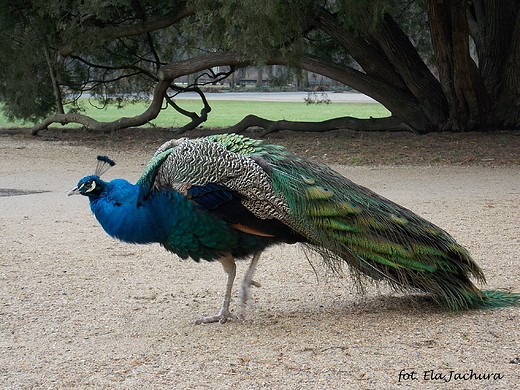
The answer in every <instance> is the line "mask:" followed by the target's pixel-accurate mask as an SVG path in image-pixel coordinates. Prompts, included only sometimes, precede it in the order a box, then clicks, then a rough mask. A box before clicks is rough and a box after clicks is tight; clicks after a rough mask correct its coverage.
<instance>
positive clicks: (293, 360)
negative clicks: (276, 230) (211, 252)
mask: <svg viewBox="0 0 520 390" xmlns="http://www.w3.org/2000/svg"><path fill="white" fill-rule="evenodd" d="M98 154H107V155H109V156H110V157H111V158H113V159H114V160H115V161H116V162H117V163H118V165H117V166H116V167H114V168H113V169H111V170H110V171H109V172H108V173H107V174H106V179H112V178H115V177H123V178H126V179H128V180H130V181H135V180H136V179H137V178H138V177H139V175H140V173H141V171H142V170H143V168H144V166H145V164H146V162H147V161H148V159H149V157H150V153H149V152H148V151H146V152H143V151H137V150H135V149H132V150H125V149H122V148H115V147H112V145H108V144H103V145H101V146H97V147H86V146H82V145H74V144H71V143H70V142H63V141H61V142H60V141H56V140H53V141H44V140H35V139H24V138H17V137H9V136H4V137H1V138H0V188H2V189H10V190H19V191H0V195H4V196H1V197H0V291H1V292H0V304H1V306H0V348H1V351H2V352H1V354H0V387H1V388H3V389H72V388H74V389H142V388H147V389H291V390H293V389H401V388H411V387H414V388H421V389H430V388H431V389H513V388H515V387H517V386H518V383H520V341H519V340H520V326H519V322H520V313H519V309H518V308H506V309H500V310H494V311H470V312H464V313H458V314H455V313H449V312H445V311H442V310H439V309H438V308H437V307H436V306H434V305H433V304H432V302H431V301H430V300H428V299H425V298H423V297H420V296H415V297H412V296H410V295H405V294H404V295H403V294H397V293H393V292H391V291H388V289H387V288H385V287H384V286H372V285H369V286H367V292H366V294H365V295H363V296H361V295H359V294H358V293H357V292H356V288H355V286H354V284H353V282H352V281H351V279H350V278H349V277H347V276H345V277H343V278H342V277H339V276H335V275H331V274H330V273H329V272H327V270H326V269H325V268H324V267H323V266H322V265H321V264H320V261H319V258H317V257H313V256H312V255H311V256H309V258H308V259H307V258H306V254H305V253H304V252H303V251H302V250H301V249H299V248H298V247H297V246H280V247H277V248H274V249H272V250H269V251H268V252H267V253H266V254H265V256H264V257H263V258H262V260H261V262H260V265H259V268H258V271H257V274H256V277H255V280H257V281H259V282H260V283H261V284H262V287H261V288H259V289H254V290H253V301H254V303H253V305H252V306H251V307H250V308H249V309H248V311H247V317H246V319H245V320H243V321H232V322H228V323H226V324H223V325H220V324H209V325H198V326H195V325H193V322H194V320H195V319H197V318H198V317H199V316H200V315H202V314H215V312H216V311H217V309H218V307H219V305H220V299H221V295H222V292H223V289H224V284H225V277H224V273H223V272H222V269H221V267H220V265H219V264H217V263H206V262H204V263H200V264H197V263H195V262H193V261H182V260H180V259H178V258H177V257H175V256H173V255H171V254H169V253H167V252H166V251H164V250H163V249H162V248H160V247H159V246H158V245H149V246H133V245H129V244H123V243H119V242H117V241H115V240H113V239H111V238H110V237H108V236H107V235H106V234H105V233H104V232H103V230H102V229H101V228H100V227H99V226H98V224H97V222H96V220H95V218H94V217H93V216H92V215H91V213H90V210H89V207H88V202H87V199H85V198H83V197H66V196H65V195H66V192H67V191H68V190H69V189H71V188H72V187H74V186H75V184H76V183H77V180H78V179H79V178H80V177H82V176H84V175H86V174H90V173H92V172H93V168H94V158H95V156H96V155H98ZM335 168H336V169H337V170H338V171H340V172H341V173H343V174H344V175H346V176H348V177H349V178H351V179H352V180H354V181H355V182H357V183H359V184H362V185H365V186H367V187H369V188H371V189H373V190H375V191H376V192H379V193H380V194H382V195H384V196H386V197H389V198H390V199H392V200H394V201H397V202H398V203H400V204H402V205H404V206H406V207H408V208H410V209H412V210H414V211H416V212H417V213H418V214H420V215H422V216H424V217H426V218H427V219H429V220H431V221H432V222H434V223H436V224H438V225H439V226H441V227H443V228H444V229H446V230H447V231H449V232H450V233H451V234H452V235H453V236H454V237H455V238H456V239H457V240H458V241H459V242H461V243H462V244H463V245H465V246H466V247H467V248H468V249H469V250H470V252H471V253H472V254H473V256H474V258H475V259H476V260H477V262H478V263H479V264H480V265H481V267H482V268H483V270H484V272H485V274H486V276H487V279H488V285H487V288H489V289H500V290H505V291H517V292H520V267H519V266H518V259H519V253H520V226H519V223H518V220H519V216H520V215H519V206H520V170H519V167H518V166H507V165H503V164H501V165H500V166H492V164H488V165H487V166H476V165H474V166H462V165H461V166H453V165H452V166H443V165H436V166H400V167H396V166H377V167H371V166H357V167H353V166H349V167H345V166H335ZM27 191H39V192H37V193H27ZM309 262H310V263H311V264H312V265H311V264H309ZM245 267H246V264H244V263H240V264H239V272H240V273H242V272H243V271H244V270H245ZM235 303H236V299H235V301H234V302H233V304H235Z"/></svg>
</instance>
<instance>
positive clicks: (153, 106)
mask: <svg viewBox="0 0 520 390" xmlns="http://www.w3.org/2000/svg"><path fill="white" fill-rule="evenodd" d="M169 86H170V81H160V82H159V83H158V84H157V86H156V87H155V91H154V94H153V99H152V102H151V103H150V106H149V107H148V108H147V109H146V110H145V111H144V112H143V113H142V114H140V115H137V116H134V117H132V118H126V117H123V118H119V119H117V120H115V121H112V122H99V121H96V120H95V119H92V118H91V117H89V116H86V115H82V114H56V115H51V116H50V117H48V118H46V119H45V120H44V121H43V122H41V123H39V124H37V125H36V126H34V127H33V128H32V129H31V134H32V135H36V134H38V132H40V131H41V130H45V129H47V128H48V127H49V125H51V124H52V123H61V124H62V125H66V124H68V123H80V124H82V125H84V126H85V127H87V128H88V129H90V130H93V131H101V132H110V131H115V130H120V129H124V128H127V127H135V126H142V125H144V124H146V123H148V122H150V121H151V120H153V119H155V118H157V115H159V113H160V112H161V107H162V102H163V100H164V96H165V94H166V91H167V89H168V87H169Z"/></svg>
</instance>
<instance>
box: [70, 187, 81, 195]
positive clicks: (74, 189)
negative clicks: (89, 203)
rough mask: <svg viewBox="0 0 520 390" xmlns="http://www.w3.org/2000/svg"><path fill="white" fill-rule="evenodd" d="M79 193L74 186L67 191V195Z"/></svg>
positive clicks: (77, 188)
mask: <svg viewBox="0 0 520 390" xmlns="http://www.w3.org/2000/svg"><path fill="white" fill-rule="evenodd" d="M71 195H79V187H74V188H73V189H72V190H70V191H69V192H67V196H71Z"/></svg>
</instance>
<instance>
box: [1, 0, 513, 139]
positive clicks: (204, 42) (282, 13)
mask: <svg viewBox="0 0 520 390" xmlns="http://www.w3.org/2000/svg"><path fill="white" fill-rule="evenodd" d="M1 3H9V0H0V4H1ZM39 7H40V8H38V9H37V12H34V8H30V7H27V8H24V12H22V13H21V16H23V17H25V18H27V15H31V16H32V17H33V18H36V19H38V20H42V21H45V22H46V23H47V24H46V26H47V27H46V30H45V31H48V32H47V33H46V34H45V36H46V40H47V42H48V43H47V47H48V49H49V51H50V53H57V52H59V55H56V54H54V58H58V59H59V60H60V61H62V62H66V61H70V62H69V63H68V68H67V67H61V68H60V67H57V73H56V75H57V76H56V77H55V79H57V80H59V81H58V83H59V84H60V86H61V89H62V90H64V89H65V87H67V88H68V87H69V85H68V81H67V77H64V76H63V75H64V74H69V75H70V77H69V78H70V79H72V78H73V76H74V77H76V79H77V80H78V81H77V82H76V85H78V84H80V82H79V80H81V82H82V83H83V85H85V86H86V85H92V79H93V78H92V73H94V74H98V76H99V74H100V73H101V74H102V75H106V74H107V73H109V74H111V73H110V72H109V70H111V71H113V72H119V74H121V76H120V77H121V78H124V79H127V78H129V77H130V76H132V80H134V78H136V77H140V78H141V79H142V80H145V81H143V84H142V85H139V84H138V83H137V84H136V83H134V82H133V81H132V83H130V84H131V85H138V88H141V89H143V90H145V89H146V88H150V87H152V86H154V97H153V100H152V103H151V105H150V107H149V108H148V109H147V110H146V111H145V112H144V113H143V114H141V115H139V116H138V117H135V118H121V119H120V120H118V121H115V122H113V123H108V124H107V123H99V122H95V121H93V120H92V119H91V118H85V117H82V116H79V115H75V116H74V117H67V114H56V115H54V116H51V117H50V118H47V120H46V121H44V122H43V123H42V124H41V125H40V126H38V127H35V128H34V132H37V131H39V130H40V129H42V128H45V127H46V126H47V125H48V124H49V123H52V122H53V121H57V122H68V121H78V122H81V123H84V124H86V125H88V126H89V127H91V128H94V129H101V130H103V129H105V130H107V129H116V128H123V127H127V126H136V125H140V124H144V123H146V122H147V121H149V120H151V119H153V118H154V117H156V116H157V114H158V113H159V111H160V109H161V107H162V105H163V101H164V99H165V98H166V99H167V101H168V102H169V104H172V105H174V104H175V102H174V101H173V100H172V99H168V93H171V92H174V93H177V92H178V91H179V88H177V87H176V85H175V81H176V80H177V79H178V78H179V77H181V76H185V75H189V74H195V73H197V72H200V71H204V70H207V69H211V68H213V67H217V66H228V67H230V68H229V69H230V72H231V71H233V70H234V69H237V68H240V67H244V66H249V65H284V66H288V67H292V68H294V69H305V70H309V71H312V72H315V73H318V74H321V75H324V76H328V77H330V78H332V79H335V80H338V81H339V82H341V83H343V84H346V85H349V86H351V87H353V88H354V89H356V90H358V91H360V92H362V93H365V94H367V95H369V96H371V97H373V98H374V99H376V100H377V101H379V102H380V103H382V104H383V105H384V106H385V107H386V108H387V109H388V110H389V111H390V112H391V113H392V116H391V117H389V118H382V119H369V120H359V119H357V120H356V119H355V118H344V119H343V120H342V119H341V118H338V119H337V120H334V121H329V122H327V123H322V124H319V126H318V127H319V128H320V129H321V131H325V130H327V129H331V128H336V127H337V126H346V127H348V128H354V129H359V130H388V129H400V130H403V129H408V130H411V131H414V132H417V133H428V132H432V131H472V130H495V129H501V128H514V129H516V128H519V127H520V110H519V104H520V103H519V101H520V99H519V96H520V82H519V81H518V80H520V77H519V76H520V74H519V73H520V62H519V58H518V57H519V56H520V12H519V9H520V3H519V2H518V1H517V0H494V1H491V2H490V1H485V0H442V1H440V0H416V1H409V0H406V1H405V0H369V1H361V0H347V1H329V2H321V1H316V0H293V1H290V2H288V1H283V0H275V1H273V0H255V1H252V0H241V1H238V0H237V1H235V0H226V1H217V0H212V1H209V0H191V1H174V2H167V1H160V0H157V1H153V2H152V1H147V0H141V1H139V0H134V1H132V2H129V3H126V2H116V3H110V4H108V3H107V2H101V1H98V0H96V1H91V2H89V4H87V5H85V4H84V3H80V2H78V3H77V4H76V2H74V1H70V2H68V4H67V7H66V8H65V7H64V8H60V7H57V8H56V7H54V5H52V3H51V5H39ZM3 9H4V7H3V8H2V10H3ZM2 12H4V11H2ZM34 15H37V16H34ZM17 17H18V16H17ZM41 23H44V22H41ZM39 24H40V22H39V23H35V25H39ZM49 24H50V25H49ZM29 31H30V29H29ZM86 42H94V43H93V44H89V45H86ZM40 47H42V46H40ZM174 48H175V49H177V50H174ZM179 48H182V50H178V49H179ZM200 48H205V49H204V50H202V49H200ZM107 49H108V53H107ZM121 53H123V54H121ZM118 56H120V58H119V59H118ZM56 63H59V61H57V62H56ZM71 64H74V66H75V67H76V68H74V69H79V70H83V72H84V73H83V74H82V73H81V72H79V71H76V70H75V71H74V72H72V71H71V68H72V66H71ZM85 69H88V70H89V71H92V69H98V72H97V73H96V72H85ZM67 72H68V73H67ZM132 72H135V74H133V73H132ZM50 74H52V73H50ZM0 77H1V76H0ZM60 77H61V78H60ZM216 77H218V76H216ZM113 78H114V77H113ZM48 79H49V80H51V81H49V82H48V83H49V90H52V77H48ZM107 80H108V79H103V78H100V77H98V79H97V81H98V82H99V83H98V84H97V85H99V86H100V87H103V88H106V86H107V85H108V83H107ZM108 81H109V80H108ZM117 81H119V79H117ZM7 84H9V83H6V82H5V81H2V82H0V87H1V86H3V85H7ZM94 84H96V83H94ZM196 87H197V86H196V85H194V86H193V88H195V90H197V89H196ZM199 91H200V90H199ZM111 92H113V91H111ZM49 93H51V92H49ZM55 95H56V94H55ZM110 95H113V94H112V93H111V94H110ZM201 96H203V95H202V93H201ZM0 97H1V98H2V99H3V100H6V98H8V97H9V94H8V93H7V92H6V89H5V88H0ZM209 110H210V108H209V105H207V102H205V104H204V107H203V110H202V113H201V115H194V118H195V119H196V118H198V121H199V122H200V121H202V120H203V119H204V115H207V113H208V112H209ZM195 122H197V120H195ZM195 122H194V123H195ZM255 124H260V125H261V126H264V127H268V128H269V129H271V131H276V130H278V129H282V128H287V129H291V128H292V129H296V130H303V131H312V130H313V129H314V128H316V125H315V124H312V123H290V122H282V123H270V122H269V121H267V122H266V121H265V120H263V119H262V118H254V117H247V118H245V119H244V121H242V123H241V124H239V125H238V126H236V127H233V130H242V129H243V128H245V127H247V126H250V125H255Z"/></svg>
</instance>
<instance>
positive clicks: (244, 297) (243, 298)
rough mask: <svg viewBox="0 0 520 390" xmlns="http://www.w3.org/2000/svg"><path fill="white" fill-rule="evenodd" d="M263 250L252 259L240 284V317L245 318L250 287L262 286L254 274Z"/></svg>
mask: <svg viewBox="0 0 520 390" xmlns="http://www.w3.org/2000/svg"><path fill="white" fill-rule="evenodd" d="M261 254H262V252H256V253H255V254H254V255H253V259H252V260H251V264H249V268H248V270H247V272H246V274H245V276H244V280H243V281H242V285H241V286H240V302H239V304H238V318H244V312H245V309H246V305H247V302H248V301H249V299H250V298H251V294H250V287H251V286H255V287H260V283H257V282H255V281H254V280H252V278H253V274H254V273H255V270H256V266H257V265H258V260H260V255H261Z"/></svg>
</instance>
